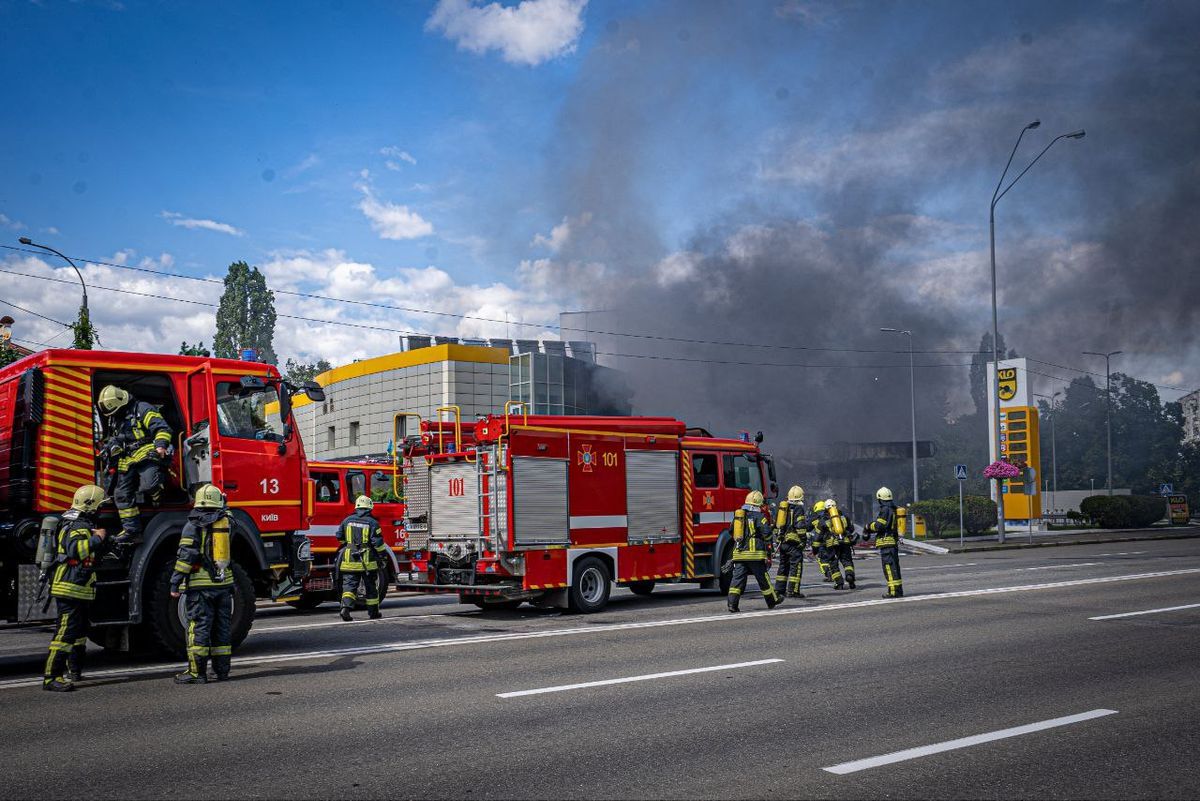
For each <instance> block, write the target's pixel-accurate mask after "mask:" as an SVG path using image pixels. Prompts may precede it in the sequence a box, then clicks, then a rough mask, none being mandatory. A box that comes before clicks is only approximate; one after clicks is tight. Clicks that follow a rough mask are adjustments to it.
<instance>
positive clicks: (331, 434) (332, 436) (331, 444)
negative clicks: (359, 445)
mask: <svg viewBox="0 0 1200 801" xmlns="http://www.w3.org/2000/svg"><path fill="white" fill-rule="evenodd" d="M335 434H336V431H335V427H334V426H330V427H329V436H328V438H327V439H326V440H325V447H326V448H328V449H329V450H333V449H334V448H335V447H336V445H335V443H336V442H337V439H336V438H335Z"/></svg>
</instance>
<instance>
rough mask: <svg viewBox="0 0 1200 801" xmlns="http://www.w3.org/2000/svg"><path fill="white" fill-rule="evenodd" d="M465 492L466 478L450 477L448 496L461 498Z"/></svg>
mask: <svg viewBox="0 0 1200 801" xmlns="http://www.w3.org/2000/svg"><path fill="white" fill-rule="evenodd" d="M466 494H467V480H466V479H465V478H452V479H450V497H451V498H461V497H463V496H464V495H466Z"/></svg>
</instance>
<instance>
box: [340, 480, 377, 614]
mask: <svg viewBox="0 0 1200 801" xmlns="http://www.w3.org/2000/svg"><path fill="white" fill-rule="evenodd" d="M374 508H375V502H374V501H372V500H371V498H370V496H368V495H359V496H358V499H357V500H356V501H355V502H354V512H353V513H352V514H351V515H350V516H349V517H347V518H346V519H345V520H343V521H342V522H341V524H340V525H338V542H340V543H341V544H342V548H341V551H340V553H339V555H338V560H337V565H338V571H339V572H340V573H341V575H342V612H341V614H342V620H353V618H351V617H350V610H351V609H353V608H354V602H355V601H356V600H357V599H358V585H359V583H360V582H361V583H363V585H364V587H363V591H364V594H365V595H366V598H367V616H368V617H370V618H371V619H372V620H375V619H377V618H380V617H383V615H382V614H380V612H379V595H380V592H379V590H380V588H379V587H378V586H377V581H376V576H377V574H378V573H379V562H380V560H381V559H385V558H386V547H385V546H384V544H383V533H382V530H381V529H380V528H379V521H378V520H376V519H375V516H374V515H373V514H371V511H372V510H373V509H374Z"/></svg>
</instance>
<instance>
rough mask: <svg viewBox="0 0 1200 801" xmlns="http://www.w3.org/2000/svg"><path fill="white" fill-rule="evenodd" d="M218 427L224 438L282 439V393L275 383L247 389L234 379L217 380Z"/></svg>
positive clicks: (273, 440) (274, 440) (275, 440)
mask: <svg viewBox="0 0 1200 801" xmlns="http://www.w3.org/2000/svg"><path fill="white" fill-rule="evenodd" d="M217 430H218V431H219V432H220V433H221V436H224V437H233V438H235V439H261V440H268V441H270V442H282V441H283V433H284V432H283V422H282V421H281V420H280V419H279V393H278V391H277V389H276V387H274V386H266V387H263V388H262V389H256V390H252V391H249V392H247V391H246V390H244V389H242V388H241V387H240V385H238V384H236V383H233V382H231V381H221V382H218V383H217Z"/></svg>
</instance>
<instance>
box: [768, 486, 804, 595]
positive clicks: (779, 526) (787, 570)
mask: <svg viewBox="0 0 1200 801" xmlns="http://www.w3.org/2000/svg"><path fill="white" fill-rule="evenodd" d="M775 532H776V536H778V537H779V538H780V539H781V540H782V542H780V545H779V572H778V573H776V574H775V592H776V594H778V595H779V597H780V598H785V597H787V596H789V595H790V596H791V597H793V598H803V597H804V593H802V592H800V579H801V577H802V576H803V575H804V545H805V543H806V542H807V541H808V513H807V512H806V511H805V509H804V490H803V488H801V487H799V486H794V487H792V488H791V489H789V490H788V494H787V500H786V501H783V502H781V503H780V504H779V508H778V509H777V510H776V512H775Z"/></svg>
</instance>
